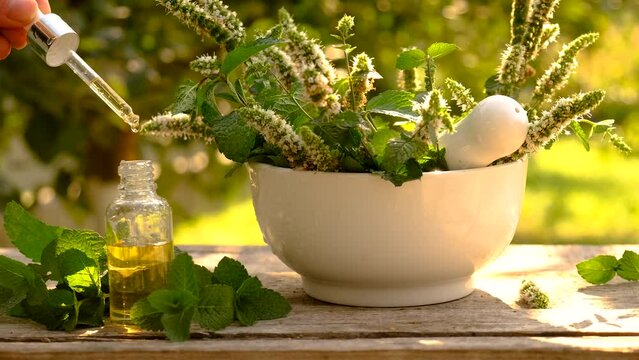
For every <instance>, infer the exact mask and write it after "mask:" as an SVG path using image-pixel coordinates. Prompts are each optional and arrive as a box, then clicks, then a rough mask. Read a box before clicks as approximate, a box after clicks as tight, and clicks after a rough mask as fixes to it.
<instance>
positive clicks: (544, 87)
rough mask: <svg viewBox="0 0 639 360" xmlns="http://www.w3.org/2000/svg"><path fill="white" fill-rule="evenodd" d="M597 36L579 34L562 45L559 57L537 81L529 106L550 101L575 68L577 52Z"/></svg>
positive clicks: (593, 34)
mask: <svg viewBox="0 0 639 360" xmlns="http://www.w3.org/2000/svg"><path fill="white" fill-rule="evenodd" d="M598 38H599V34H597V33H589V34H584V35H581V36H580V37H578V38H576V39H575V40H573V41H572V42H570V43H568V44H566V45H564V47H563V48H562V49H561V51H560V52H559V57H558V58H557V60H555V62H553V63H552V64H551V65H550V67H549V68H548V70H546V72H545V73H544V75H542V76H541V77H540V78H539V80H538V81H537V85H536V86H535V90H534V91H533V98H532V101H531V107H533V108H536V107H537V106H539V105H542V104H543V103H544V102H550V101H551V100H552V98H553V96H554V94H555V93H556V92H557V91H558V90H561V89H562V88H563V87H564V86H565V85H566V83H567V82H568V79H569V78H570V76H571V75H572V74H573V73H574V72H575V70H576V69H577V65H578V64H577V53H578V52H579V51H581V50H583V49H585V48H587V47H588V46H590V45H592V44H593V43H594V42H595V41H597V39H598Z"/></svg>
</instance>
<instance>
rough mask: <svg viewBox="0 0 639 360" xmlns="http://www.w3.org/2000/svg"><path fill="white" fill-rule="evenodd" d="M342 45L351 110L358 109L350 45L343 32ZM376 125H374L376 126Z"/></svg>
mask: <svg viewBox="0 0 639 360" xmlns="http://www.w3.org/2000/svg"><path fill="white" fill-rule="evenodd" d="M341 35H342V45H344V59H345V60H346V72H347V73H348V87H349V89H350V92H351V110H353V111H357V109H355V92H354V91H353V80H352V79H351V60H350V58H349V57H348V53H349V51H348V49H349V45H348V44H347V43H346V36H345V35H344V34H343V33H342V34H341ZM374 127H375V126H373V128H374Z"/></svg>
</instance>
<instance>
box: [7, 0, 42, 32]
mask: <svg viewBox="0 0 639 360" xmlns="http://www.w3.org/2000/svg"><path fill="white" fill-rule="evenodd" d="M6 16H7V18H8V19H10V20H13V21H15V22H17V23H19V24H20V25H23V26H24V25H30V24H31V23H33V22H34V21H35V19H36V17H37V16H38V4H36V3H35V2H33V1H9V3H8V7H7V9H6Z"/></svg>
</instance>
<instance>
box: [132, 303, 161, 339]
mask: <svg viewBox="0 0 639 360" xmlns="http://www.w3.org/2000/svg"><path fill="white" fill-rule="evenodd" d="M131 322H133V323H134V324H136V325H137V326H139V327H141V328H142V329H144V330H150V331H162V330H164V325H162V311H160V310H158V309H156V308H154V307H153V306H152V305H151V303H150V302H149V300H148V299H142V300H139V301H137V302H136V303H135V304H133V307H132V308H131Z"/></svg>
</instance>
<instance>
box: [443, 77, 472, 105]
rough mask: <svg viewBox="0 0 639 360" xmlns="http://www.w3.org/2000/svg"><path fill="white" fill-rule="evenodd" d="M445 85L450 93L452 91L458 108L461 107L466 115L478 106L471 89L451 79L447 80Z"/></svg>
mask: <svg viewBox="0 0 639 360" xmlns="http://www.w3.org/2000/svg"><path fill="white" fill-rule="evenodd" d="M445 83H446V87H447V88H448V91H450V93H451V95H452V97H453V100H455V102H456V103H457V106H459V108H460V109H461V111H462V112H464V113H465V112H467V111H470V110H472V109H473V108H474V107H475V105H477V102H475V98H474V97H473V95H472V94H471V93H470V89H468V88H466V87H465V86H464V85H462V84H461V83H459V82H457V81H455V80H453V79H451V78H447V79H446V81H445Z"/></svg>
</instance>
